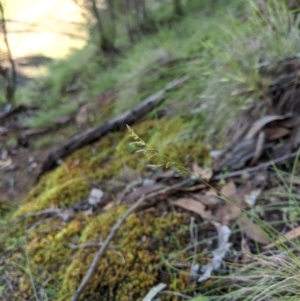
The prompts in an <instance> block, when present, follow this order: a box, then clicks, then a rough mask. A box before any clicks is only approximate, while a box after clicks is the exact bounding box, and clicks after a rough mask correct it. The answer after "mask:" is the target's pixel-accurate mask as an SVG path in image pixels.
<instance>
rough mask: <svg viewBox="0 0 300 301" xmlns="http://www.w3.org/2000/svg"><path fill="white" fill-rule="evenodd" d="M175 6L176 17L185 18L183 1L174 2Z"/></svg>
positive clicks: (174, 0) (175, 0)
mask: <svg viewBox="0 0 300 301" xmlns="http://www.w3.org/2000/svg"><path fill="white" fill-rule="evenodd" d="M173 6H174V14H175V15H176V16H183V8H182V5H181V0H173Z"/></svg>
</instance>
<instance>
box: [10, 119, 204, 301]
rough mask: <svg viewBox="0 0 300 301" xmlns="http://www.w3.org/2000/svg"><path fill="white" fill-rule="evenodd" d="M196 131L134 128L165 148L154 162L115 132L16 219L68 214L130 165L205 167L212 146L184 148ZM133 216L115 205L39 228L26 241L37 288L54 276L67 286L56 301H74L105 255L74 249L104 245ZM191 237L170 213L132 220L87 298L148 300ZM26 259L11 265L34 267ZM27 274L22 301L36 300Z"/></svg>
mask: <svg viewBox="0 0 300 301" xmlns="http://www.w3.org/2000/svg"><path fill="white" fill-rule="evenodd" d="M188 125H189V124H188V122H186V121H184V120H183V119H182V118H180V117H176V118H173V119H169V120H165V119H161V120H148V121H143V122H141V123H140V124H137V125H135V126H133V127H132V128H133V130H134V131H135V132H136V133H137V134H138V135H139V136H140V137H141V138H142V139H144V140H145V141H146V142H147V143H149V144H150V145H151V147H154V148H157V149H158V150H159V154H158V155H157V156H156V157H154V158H152V159H151V160H150V161H149V160H148V157H147V155H143V154H135V151H136V150H137V148H136V147H135V146H134V145H131V144H130V142H132V141H131V138H130V137H129V135H128V132H127V131H125V130H124V131H123V132H115V133H111V134H109V135H107V136H106V137H104V138H102V139H101V140H100V141H98V142H95V143H93V144H91V145H88V146H86V147H84V148H82V149H79V150H78V151H76V152H74V153H73V154H72V155H70V156H69V157H68V158H66V159H65V160H64V162H63V163H62V164H61V166H59V167H58V168H56V169H55V170H53V171H52V172H50V173H48V174H46V175H45V176H44V177H43V178H42V179H41V180H40V182H39V183H38V185H37V186H36V187H35V188H34V189H33V190H32V191H31V192H30V193H29V194H28V196H27V198H26V200H25V201H24V203H23V204H22V205H21V206H20V207H19V208H18V209H17V210H16V212H15V213H14V214H13V217H12V218H13V219H16V218H19V217H21V216H23V215H26V214H29V213H32V212H36V211H39V210H43V209H48V208H51V207H58V208H68V207H70V206H72V204H74V203H75V202H77V201H79V200H81V199H83V198H85V197H87V196H88V194H89V191H90V189H91V187H90V181H96V182H97V183H98V185H99V186H100V187H101V189H103V190H104V191H106V190H107V183H108V181H110V180H112V179H114V178H116V177H118V175H119V174H120V173H121V174H122V172H124V170H125V169H124V167H126V168H129V169H133V170H135V171H137V172H143V171H146V170H147V169H148V167H147V164H149V163H154V164H163V163H167V161H168V160H172V161H177V162H178V163H179V164H182V165H184V166H188V164H190V163H192V162H193V161H194V160H197V161H198V162H199V161H201V162H204V161H205V160H206V158H207V155H208V150H207V148H206V147H205V145H204V144H201V143H199V142H198V141H197V143H195V141H191V140H188V139H186V140H185V141H184V143H182V140H181V139H180V135H181V133H183V132H184V131H185V130H186V128H187V127H188ZM164 154H167V155H168V158H166V156H165V155H164ZM123 176H124V174H123ZM125 176H126V174H125ZM128 176H129V175H128ZM125 210H126V208H124V207H115V208H112V209H110V210H109V211H108V212H106V213H104V214H97V213H94V214H92V215H90V216H85V215H84V214H83V213H77V215H76V217H75V218H74V219H73V220H72V221H71V222H69V223H63V222H62V221H61V220H60V219H58V218H52V219H49V220H45V221H43V222H42V223H37V224H36V225H35V227H34V228H33V229H32V230H31V231H30V232H29V233H28V235H27V243H26V250H27V253H28V256H29V259H30V268H31V273H32V274H33V276H34V278H35V279H38V280H37V283H36V285H37V287H38V286H39V285H40V284H41V283H42V282H43V281H46V280H47V279H49V277H50V278H51V279H53V281H52V280H51V281H49V285H54V283H53V282H55V283H59V285H58V286H57V287H56V294H57V296H56V297H55V299H57V300H69V299H70V297H71V295H72V294H73V293H74V291H75V289H76V288H77V287H78V285H79V284H80V282H81V280H82V278H83V277H84V275H85V273H86V272H87V270H88V268H89V266H90V264H91V262H92V259H93V256H94V254H95V252H96V250H97V248H83V249H80V250H74V249H71V248H70V244H84V243H85V242H91V241H93V242H99V240H100V239H102V240H104V239H105V238H106V237H107V235H108V233H109V231H110V229H111V227H112V226H113V224H114V223H115V222H116V221H117V220H118V218H120V216H122V215H123V214H124V212H125ZM36 221H38V218H37V217H33V218H30V219H28V220H27V222H26V223H27V224H26V223H24V222H21V223H19V224H17V225H16V226H15V232H14V233H15V234H14V236H15V237H19V238H21V237H24V232H25V229H26V225H27V227H28V226H31V225H34V224H35V222H36ZM188 239H189V232H188V221H185V220H184V218H183V217H182V216H178V215H175V214H169V215H167V216H164V217H155V216H154V215H153V214H152V215H151V214H146V213H143V214H141V215H132V216H131V217H129V219H128V220H127V221H126V223H125V224H124V225H123V226H122V227H121V229H120V230H119V232H118V234H117V235H116V237H115V238H114V239H113V241H112V242H111V245H113V246H114V247H115V249H109V250H108V251H107V252H106V253H105V256H104V257H103V258H102V259H101V262H100V263H99V266H98V268H97V271H96V273H95V274H94V276H93V277H92V279H91V281H90V283H89V285H88V287H87V289H86V291H85V293H84V295H83V297H82V300H96V299H99V298H100V296H101V300H107V301H110V300H118V301H119V300H120V301H122V300H124V301H125V300H126V301H127V300H139V299H141V297H142V296H144V295H145V294H146V293H147V291H148V290H149V289H150V288H151V287H152V286H153V285H155V284H157V282H158V281H159V263H160V261H161V254H165V255H168V254H171V253H172V252H176V251H178V250H182V249H183V248H184V247H185V246H186V245H187V243H188ZM8 241H9V240H8ZM23 258H24V256H23V254H21V253H20V252H16V253H15V254H14V255H13V256H12V257H11V258H10V260H11V262H18V264H19V265H23V266H26V262H25V261H24V259H23ZM21 274H22V276H21V279H22V280H21V281H19V282H18V283H19V284H18V287H19V288H18V290H17V291H18V296H14V298H15V300H22V299H24V298H26V296H30V295H32V283H31V282H30V277H28V272H26V273H24V272H23V273H21ZM49 275H50V276H49ZM183 275H184V274H183ZM183 275H181V274H180V273H175V276H173V279H177V278H178V279H181V280H180V281H179V280H178V281H179V282H181V283H182V284H181V286H180V289H184V288H186V287H187V284H188V279H187V278H184V277H185V276H183ZM174 277H175V278H174ZM183 279H185V280H183ZM178 281H177V282H176V281H175V282H174V283H178ZM170 283H171V282H170ZM172 283H173V282H172ZM178 288H179V286H178ZM114 298H115V299H114ZM164 298H165V299H164V300H176V298H175V299H174V298H173V299H172V298H171V297H164Z"/></svg>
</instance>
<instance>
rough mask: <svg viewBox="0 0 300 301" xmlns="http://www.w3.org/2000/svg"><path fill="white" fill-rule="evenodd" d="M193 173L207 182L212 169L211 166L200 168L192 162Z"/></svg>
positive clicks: (211, 174)
mask: <svg viewBox="0 0 300 301" xmlns="http://www.w3.org/2000/svg"><path fill="white" fill-rule="evenodd" d="M192 168H193V173H194V174H195V175H196V176H198V177H199V178H200V179H201V180H204V181H206V182H208V181H209V180H210V179H211V178H212V176H213V171H212V169H211V168H202V167H200V166H199V165H198V164H197V163H196V162H195V163H194V164H193V167H192Z"/></svg>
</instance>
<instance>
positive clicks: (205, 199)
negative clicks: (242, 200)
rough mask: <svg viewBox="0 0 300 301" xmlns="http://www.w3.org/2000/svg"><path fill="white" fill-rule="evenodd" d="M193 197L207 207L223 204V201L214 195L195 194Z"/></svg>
mask: <svg viewBox="0 0 300 301" xmlns="http://www.w3.org/2000/svg"><path fill="white" fill-rule="evenodd" d="M192 196H193V197H194V198H195V199H196V200H198V201H200V202H201V203H202V204H204V205H205V206H210V207H214V206H216V205H219V204H221V203H222V201H221V199H220V198H218V197H217V196H214V195H203V194H200V193H193V194H192Z"/></svg>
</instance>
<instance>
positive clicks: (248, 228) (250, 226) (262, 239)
mask: <svg viewBox="0 0 300 301" xmlns="http://www.w3.org/2000/svg"><path fill="white" fill-rule="evenodd" d="M237 224H238V225H239V227H240V229H241V231H243V232H244V233H245V234H246V235H247V236H248V237H249V238H251V239H253V240H254V241H257V242H259V243H261V244H263V245H267V244H269V243H270V241H269V239H268V238H267V237H266V236H265V235H263V233H262V230H261V228H260V227H259V226H258V225H256V224H254V222H253V221H252V220H251V219H250V218H249V217H248V216H247V215H245V214H243V216H242V217H241V218H240V219H239V220H238V221H237Z"/></svg>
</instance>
